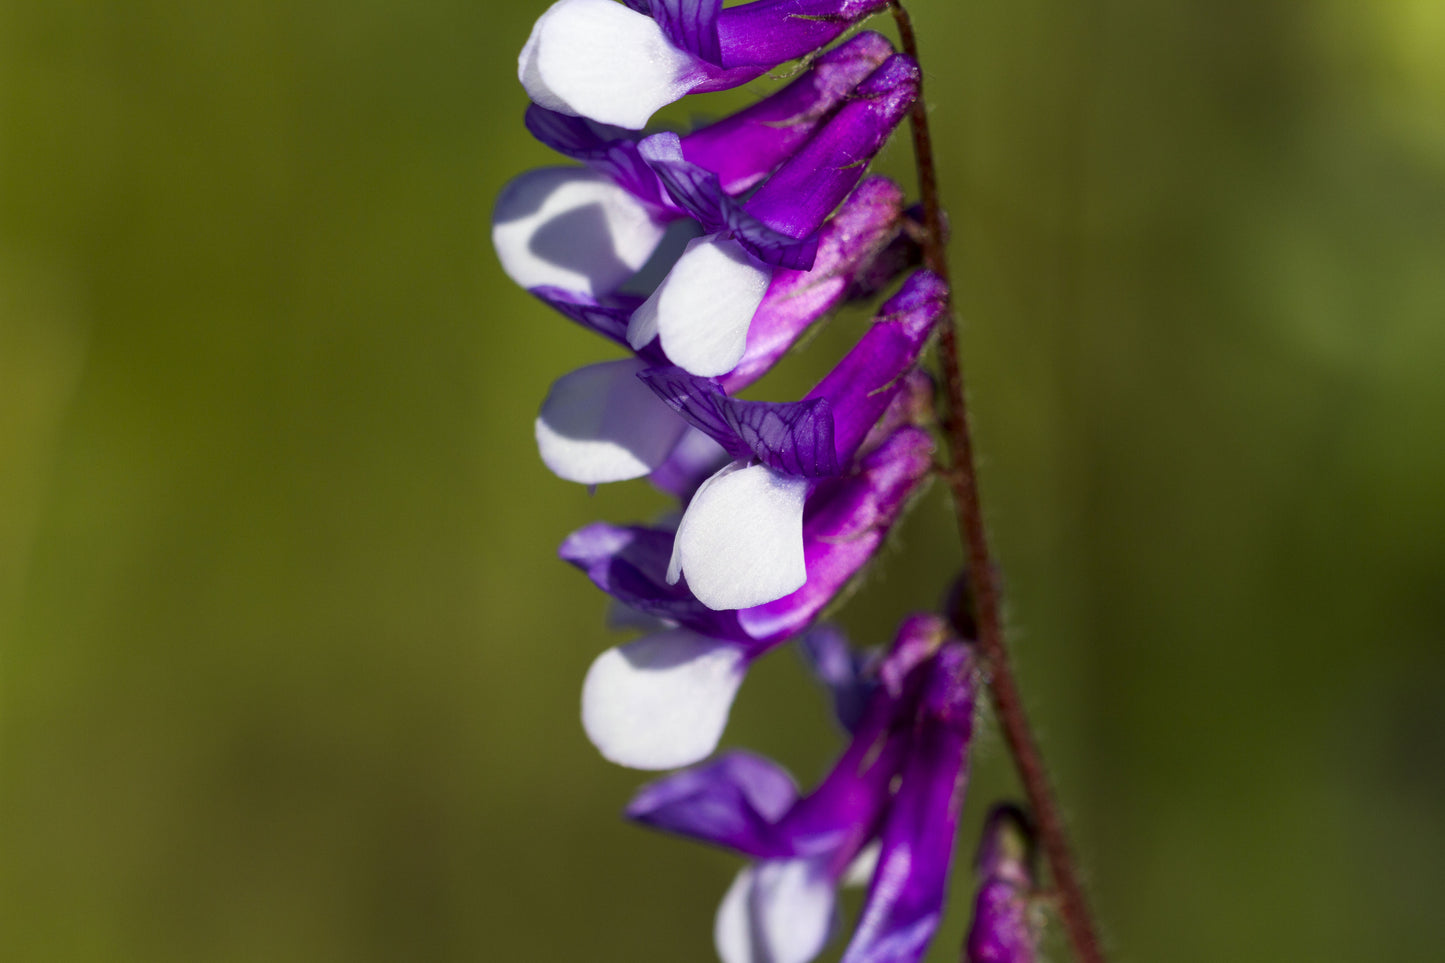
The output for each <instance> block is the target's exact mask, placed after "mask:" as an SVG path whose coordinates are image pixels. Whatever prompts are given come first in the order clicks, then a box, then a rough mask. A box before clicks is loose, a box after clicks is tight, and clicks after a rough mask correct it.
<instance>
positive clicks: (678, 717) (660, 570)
mask: <svg viewBox="0 0 1445 963" xmlns="http://www.w3.org/2000/svg"><path fill="white" fill-rule="evenodd" d="M932 453H933V442H932V440H931V439H930V438H929V436H928V434H927V432H925V431H923V430H921V429H919V428H916V427H913V426H911V425H905V426H903V427H901V428H898V429H897V430H896V431H895V432H894V433H893V434H892V435H891V436H890V437H889V438H888V439H887V440H885V441H884V442H883V443H882V444H881V445H879V446H878V447H877V448H876V449H875V450H873V451H872V452H870V453H869V454H867V455H866V456H864V457H863V459H862V460H861V462H860V463H859V466H858V469H857V471H856V472H854V473H852V474H850V475H846V476H843V477H840V478H834V479H828V480H826V481H823V482H820V483H819V484H818V485H817V486H816V487H815V488H814V490H813V491H812V492H811V493H810V495H809V496H808V498H807V502H806V506H805V510H804V515H803V552H804V565H805V569H806V573H807V577H806V580H805V582H804V584H803V585H802V586H801V587H799V588H798V589H797V590H795V591H794V592H792V593H790V594H789V595H787V596H784V597H783V598H780V599H777V600H775V601H772V602H768V603H766V604H763V605H759V606H755V607H753V608H745V609H741V610H723V611H719V610H716V609H712V608H709V607H708V606H706V605H704V604H703V603H702V602H700V601H698V599H697V598H696V596H694V595H693V594H692V592H691V591H690V590H689V589H688V587H687V585H686V584H683V583H678V584H669V583H668V582H667V579H666V575H667V570H668V566H669V563H670V561H671V558H672V553H673V534H672V533H671V532H668V531H665V530H662V529H656V528H644V527H630V528H624V527H618V526H613V525H608V524H605V523H601V522H599V523H596V524H593V525H589V526H588V527H586V528H584V529H582V530H581V531H578V532H575V533H574V534H573V535H571V536H570V537H569V538H568V539H567V540H566V541H565V542H563V543H562V548H561V552H560V554H561V555H562V558H564V559H565V560H566V561H568V562H571V563H572V564H573V565H575V566H577V567H578V568H580V569H581V570H582V571H583V572H585V573H586V574H587V575H588V576H589V577H590V578H591V579H592V581H593V582H594V583H596V584H597V586H598V587H599V588H601V589H603V590H604V591H606V592H607V593H608V594H610V595H611V596H612V597H613V598H615V599H616V600H617V601H618V602H620V603H622V604H623V605H625V606H627V607H628V608H629V609H631V610H635V611H637V612H640V613H643V614H644V615H646V616H648V617H650V618H652V619H654V620H656V621H657V624H658V626H659V627H661V629H662V630H661V631H659V632H657V633H655V634H652V635H649V636H645V637H644V638H642V639H639V640H637V641H635V642H630V643H627V644H625V645H621V646H617V647H615V648H612V649H609V650H607V651H606V652H604V653H602V655H601V656H599V657H598V658H597V660H596V661H595V662H594V663H593V664H592V668H591V669H590V670H589V671H588V674H587V680H586V682H585V683H584V685H583V691H582V719H583V726H584V728H585V729H586V730H587V734H588V737H589V738H590V739H591V740H592V742H593V743H594V744H595V745H596V746H597V747H598V749H599V750H600V751H601V752H602V754H603V755H604V756H606V757H607V758H608V759H611V760H612V761H613V762H617V763H619V764H621V765H626V766H632V767H633V768H637V769H671V768H675V767H677V766H684V765H688V764H690V763H693V762H696V761H698V760H699V759H701V758H703V757H705V756H706V755H708V754H709V753H710V752H712V750H713V749H714V748H715V747H716V745H717V742H718V739H719V738H720V737H721V735H722V732H723V728H724V727H725V726H726V724H727V717H728V713H729V711H730V709H731V708H732V702H733V697H734V696H735V695H736V694H737V690H738V686H739V685H741V684H742V680H743V676H744V675H745V673H746V672H747V668H748V666H749V665H750V664H751V663H752V662H753V661H754V660H756V659H758V658H759V657H761V656H762V655H763V654H764V653H765V652H767V651H769V650H770V649H772V648H773V647H775V646H777V645H778V644H780V643H781V642H784V641H786V640H787V639H789V638H791V637H792V636H794V635H796V634H797V633H798V632H800V631H802V630H803V629H805V628H806V627H807V626H808V625H809V624H810V623H811V622H812V621H813V620H814V619H815V618H817V617H818V615H819V614H820V613H821V612H822V610H823V608H824V607H825V606H826V605H827V604H828V603H829V602H830V601H831V600H832V599H833V598H834V596H836V595H837V593H838V592H839V591H841V590H842V589H843V587H844V586H845V585H846V584H847V583H848V582H849V581H850V580H851V579H852V578H853V577H854V576H856V575H857V573H858V572H859V571H860V570H861V569H862V567H863V566H864V565H865V564H866V563H867V561H868V559H869V558H871V557H872V555H873V554H874V552H875V551H876V550H877V548H878V546H879V545H880V544H882V541H883V539H884V538H885V537H886V536H887V534H888V531H889V529H890V528H891V527H892V525H893V523H894V522H895V521H896V520H897V519H898V518H899V517H900V516H901V515H902V512H903V509H904V508H905V507H906V505H907V503H908V501H909V499H910V498H911V497H912V496H913V495H914V494H915V493H916V492H917V491H919V489H920V488H921V487H922V483H923V481H924V479H925V478H926V477H927V475H928V471H929V469H930V468H931V467H932ZM658 719H667V720H668V724H667V725H666V726H662V725H659V724H658V721H657V720H658Z"/></svg>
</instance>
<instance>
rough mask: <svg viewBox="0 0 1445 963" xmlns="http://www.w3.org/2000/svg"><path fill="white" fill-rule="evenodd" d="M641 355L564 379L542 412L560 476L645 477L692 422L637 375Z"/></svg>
mask: <svg viewBox="0 0 1445 963" xmlns="http://www.w3.org/2000/svg"><path fill="white" fill-rule="evenodd" d="M645 367H647V366H646V365H645V364H644V363H643V362H641V361H639V360H637V359H635V358H627V359H625V360H623V361H604V362H602V363H601V364H594V365H588V366H587V367H585V368H578V369H577V370H576V371H574V372H572V373H571V374H568V375H563V376H562V377H561V378H558V379H557V381H556V382H555V383H554V384H553V385H552V390H551V391H549V392H547V400H546V401H544V402H542V410H541V412H540V413H539V414H538V415H537V424H536V433H537V448H538V450H539V451H540V452H541V453H542V461H543V462H545V463H546V465H547V467H548V468H550V469H552V471H554V472H556V473H557V475H558V477H561V478H565V479H567V480H568V481H574V482H580V483H582V484H584V485H598V484H602V483H604V482H614V481H623V480H625V479H628V478H641V477H642V476H643V475H646V474H647V473H648V472H650V471H652V470H653V469H654V468H656V467H657V466H658V465H661V464H662V463H663V462H664V461H666V460H667V456H668V454H669V453H670V452H671V451H672V449H673V446H674V445H676V444H677V440H678V438H680V437H681V436H682V432H683V429H685V428H686V427H687V422H685V421H683V420H682V418H681V417H679V416H678V414H677V413H676V412H675V411H673V410H672V409H671V408H669V407H668V406H667V405H666V403H664V402H663V400H662V399H661V398H659V397H657V395H655V394H653V392H652V389H651V388H649V387H647V385H645V384H643V383H642V382H641V381H639V380H638V379H637V373H638V372H639V371H641V370H642V369H643V368H645Z"/></svg>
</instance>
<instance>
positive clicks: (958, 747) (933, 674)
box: [842, 643, 973, 963]
mask: <svg viewBox="0 0 1445 963" xmlns="http://www.w3.org/2000/svg"><path fill="white" fill-rule="evenodd" d="M929 669H930V672H929V677H928V680H927V683H926V688H925V690H924V694H923V700H922V705H921V706H920V716H919V720H918V723H917V728H916V730H915V732H914V734H913V740H912V744H911V745H910V747H909V751H908V761H907V763H906V764H905V766H904V768H903V772H902V779H901V781H900V784H899V789H898V792H897V794H896V795H895V796H894V797H893V802H892V805H891V806H889V809H888V818H887V823H886V825H885V826H884V828H883V835H882V851H881V853H880V855H879V859H878V868H877V870H875V871H874V873H873V882H872V884H871V885H870V886H869V888H868V896H867V900H866V902H865V903H864V906H863V914H862V916H861V918H860V919H859V922H858V929H857V931H856V932H855V933H854V935H853V940H852V942H851V943H850V944H849V945H848V949H847V951H846V952H845V953H844V954H843V960H842V963H917V961H918V960H920V959H922V958H923V954H924V953H925V952H926V951H927V949H928V942H929V940H931V939H932V938H933V933H934V931H935V930H936V929H937V928H938V921H939V918H940V916H941V915H942V912H943V901H944V896H945V895H946V893H947V889H948V869H949V864H950V862H951V861H952V858H953V843H954V834H955V831H956V830H957V828H958V811H959V809H960V807H961V805H962V801H963V791H964V786H965V784H966V781H967V773H968V766H967V750H968V744H969V739H970V737H971V735H972V730H973V689H972V684H973V679H972V664H971V657H970V655H969V653H968V650H967V649H965V648H964V647H963V646H962V645H960V644H957V643H954V644H950V645H947V646H945V647H944V648H943V649H941V650H939V652H938V655H937V657H936V658H935V659H933V660H932V662H931V663H930V664H929Z"/></svg>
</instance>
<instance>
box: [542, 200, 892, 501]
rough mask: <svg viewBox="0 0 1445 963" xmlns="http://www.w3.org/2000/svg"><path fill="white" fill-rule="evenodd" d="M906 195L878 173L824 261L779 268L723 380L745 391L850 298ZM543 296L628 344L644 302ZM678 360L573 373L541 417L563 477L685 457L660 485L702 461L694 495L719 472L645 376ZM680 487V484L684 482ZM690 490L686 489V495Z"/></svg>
mask: <svg viewBox="0 0 1445 963" xmlns="http://www.w3.org/2000/svg"><path fill="white" fill-rule="evenodd" d="M901 207H902V192H901V191H900V190H899V189H898V187H897V185H895V184H893V183H892V182H891V181H888V180H885V179H883V178H872V179H870V180H868V181H866V182H864V183H863V184H862V185H860V186H859V188H858V189H857V190H856V191H854V193H853V195H852V196H851V197H850V198H849V199H848V200H847V201H846V202H845V203H844V205H843V207H842V208H841V209H840V210H839V212H838V214H837V215H836V216H835V217H833V218H832V219H831V220H830V221H829V222H828V224H827V225H825V227H824V229H823V231H822V233H821V240H820V246H819V252H820V253H819V257H818V260H817V262H816V263H815V265H814V267H813V269H812V270H811V271H779V272H777V274H776V276H775V277H774V278H773V282H772V284H771V286H770V287H769V289H768V293H767V294H766V295H765V297H764V299H763V303H762V306H761V308H760V309H759V310H758V312H757V315H756V316H755V318H754V321H753V327H752V331H750V333H749V340H748V347H747V349H746V351H745V352H744V355H743V359H742V361H741V362H740V363H739V365H738V367H737V369H735V370H734V371H733V372H731V373H729V374H728V375H727V376H726V377H725V378H724V379H723V380H722V382H721V383H722V384H726V385H729V386H734V387H741V386H744V385H746V384H748V383H750V382H751V381H752V380H754V379H755V378H757V377H759V376H760V375H761V374H762V373H763V372H765V371H766V370H767V369H768V368H770V367H771V366H772V365H773V364H774V363H775V362H776V361H777V359H778V358H780V357H781V356H782V355H783V354H784V353H785V352H786V351H787V349H788V347H789V346H791V345H792V343H793V342H794V341H795V340H796V339H797V338H798V337H799V336H800V335H801V334H802V333H803V331H805V330H806V329H807V328H808V327H809V326H810V325H811V324H813V323H814V322H815V321H817V320H818V319H819V318H821V317H823V316H824V315H825V314H827V313H828V312H829V311H831V310H832V309H833V308H834V307H836V306H837V305H838V304H839V303H840V302H841V301H842V300H843V297H844V295H845V293H846V292H847V290H848V288H849V287H850V285H851V284H852V279H853V278H854V276H855V275H856V274H858V273H859V272H861V271H867V270H871V268H870V267H869V266H868V265H869V259H870V257H871V256H872V255H873V254H875V253H876V252H878V251H880V250H882V249H884V248H885V247H886V246H887V245H888V244H889V243H890V242H891V240H892V239H893V238H894V237H895V236H896V234H897V231H898V230H899V225H900V222H901ZM533 293H534V294H536V295H537V296H538V297H539V298H541V299H543V300H544V301H546V302H547V303H548V304H550V305H551V306H552V307H554V308H556V309H557V310H558V311H560V312H562V313H563V314H564V315H566V316H567V317H569V318H571V319H573V320H575V321H577V322H578V323H579V324H582V325H583V326H584V327H587V328H589V329H591V330H593V331H595V332H597V333H599V334H601V335H603V336H604V337H607V338H609V339H611V340H613V341H615V342H621V341H624V332H625V330H626V327H627V318H628V316H629V315H630V313H631V311H632V310H633V309H635V307H636V306H637V304H638V303H639V299H629V298H627V297H625V296H612V297H610V298H602V299H599V298H595V297H589V296H586V295H583V294H578V293H574V292H569V291H565V290H562V289H558V288H546V287H544V288H537V289H534V291H533ZM667 363H668V359H667V357H666V356H665V355H663V354H662V352H661V350H660V349H659V348H658V347H657V346H656V344H655V343H654V344H653V345H648V346H644V347H643V348H642V349H641V350H640V351H638V352H637V358H635V359H627V360H620V361H606V362H601V363H598V364H594V365H589V366H587V367H585V368H581V369H579V370H577V371H574V372H572V373H570V374H567V375H564V376H563V377H562V378H560V379H559V380H558V381H557V382H555V383H554V384H553V385H552V388H551V389H550V391H549V392H548V395H547V398H546V400H545V401H544V402H543V404H542V410H541V412H540V413H539V414H538V416H537V421H536V437H537V445H538V449H539V451H540V452H541V455H542V460H543V461H544V462H545V463H546V464H547V466H548V467H549V468H551V469H552V471H554V472H555V473H556V474H557V475H559V476H560V477H562V478H565V479H567V480H569V481H575V482H580V483H582V484H587V485H596V484H601V483H604V482H613V481H623V480H626V479H629V478H639V477H641V476H643V475H646V474H648V473H649V472H653V471H654V470H657V469H659V468H661V467H662V466H663V465H664V464H665V463H666V462H667V460H668V459H669V458H670V457H672V456H674V455H676V456H677V458H680V459H683V460H684V463H683V464H678V463H674V464H673V465H672V467H671V469H670V471H669V472H667V473H664V475H663V476H662V477H661V478H660V482H661V483H662V484H663V485H664V486H667V485H668V484H669V482H668V478H669V477H673V478H674V479H680V478H682V477H686V476H688V475H689V474H690V472H688V471H687V465H688V464H690V463H691V462H690V461H688V459H694V458H700V459H701V460H702V461H703V462H704V463H706V464H708V466H709V467H708V468H707V471H705V472H703V474H702V476H701V477H699V478H698V479H697V480H696V481H694V482H692V483H691V484H690V487H688V488H687V490H686V494H688V495H691V493H692V491H693V490H695V489H696V488H697V485H698V484H700V483H701V480H702V478H705V477H707V475H710V474H712V473H713V472H714V471H716V470H717V469H718V467H720V466H719V464H716V463H713V459H714V457H715V456H716V455H719V454H721V449H720V448H718V447H717V446H716V445H715V444H714V443H713V442H711V441H709V440H707V439H702V440H701V441H700V442H699V441H697V440H694V441H693V442H692V443H691V444H690V445H688V446H684V447H685V450H682V451H680V452H679V442H680V441H682V440H683V438H684V433H685V432H686V431H687V422H686V421H685V420H683V419H682V418H680V417H678V415H677V414H676V413H675V412H674V411H672V410H670V409H669V408H668V407H667V406H666V405H665V404H664V402H663V401H661V400H660V399H659V398H658V397H657V396H656V395H655V394H654V393H653V392H652V391H651V390H650V389H649V388H648V387H647V386H646V385H645V384H643V382H642V381H640V380H638V377H637V376H638V375H639V374H640V373H642V372H643V371H644V370H645V369H646V368H647V367H648V366H652V365H665V364H667ZM673 490H676V489H675V488H674V489H673ZM678 493H679V494H682V492H678Z"/></svg>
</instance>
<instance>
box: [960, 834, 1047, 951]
mask: <svg viewBox="0 0 1445 963" xmlns="http://www.w3.org/2000/svg"><path fill="white" fill-rule="evenodd" d="M1033 850H1034V842H1033V830H1032V826H1031V825H1030V823H1029V820H1028V818H1027V817H1026V816H1025V815H1024V814H1023V813H1022V812H1021V811H1020V810H1019V809H1018V808H1017V807H1015V806H1009V805H1001V806H995V807H994V808H993V810H992V811H991V812H990V813H989V816H988V821H987V823H986V824H985V825H984V830H983V841H982V842H981V843H980V844H979V848H978V879H979V887H978V897H977V898H976V899H975V900H974V904H973V924H972V925H971V926H970V927H969V931H968V942H967V943H966V944H965V949H964V953H965V955H964V963H1034V960H1035V959H1037V955H1036V953H1037V948H1036V945H1035V944H1036V930H1035V927H1034V925H1033V922H1032V920H1031V919H1030V916H1031V907H1030V904H1031V901H1032V898H1033V893H1034V872H1033V858H1034V852H1033Z"/></svg>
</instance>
